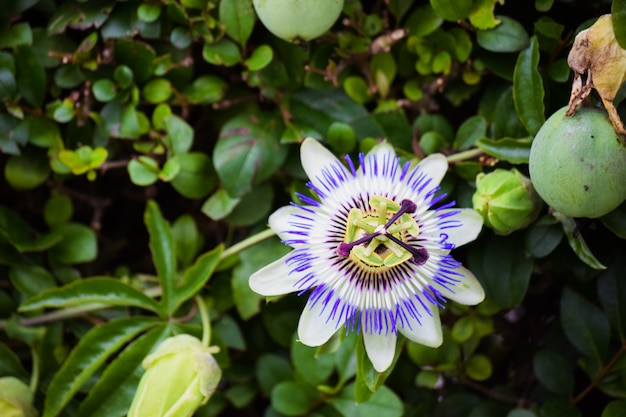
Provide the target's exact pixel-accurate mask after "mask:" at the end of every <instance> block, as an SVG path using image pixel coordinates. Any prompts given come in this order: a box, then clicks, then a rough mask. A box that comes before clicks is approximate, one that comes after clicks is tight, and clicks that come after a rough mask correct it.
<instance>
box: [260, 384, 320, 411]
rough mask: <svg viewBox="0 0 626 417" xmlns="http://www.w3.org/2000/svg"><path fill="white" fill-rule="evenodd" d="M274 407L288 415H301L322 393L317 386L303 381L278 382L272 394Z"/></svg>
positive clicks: (309, 408)
mask: <svg viewBox="0 0 626 417" xmlns="http://www.w3.org/2000/svg"><path fill="white" fill-rule="evenodd" d="M271 399H272V407H273V408H274V409H276V411H278V412H279V413H282V414H283V415H286V416H301V415H305V414H307V412H308V411H309V410H311V409H312V408H313V406H314V405H315V404H316V403H317V402H318V401H319V399H320V394H319V393H318V392H317V390H315V388H313V387H311V386H310V385H307V384H304V383H302V382H295V381H285V382H280V383H278V384H277V385H276V386H275V387H274V388H273V389H272V394H271Z"/></svg>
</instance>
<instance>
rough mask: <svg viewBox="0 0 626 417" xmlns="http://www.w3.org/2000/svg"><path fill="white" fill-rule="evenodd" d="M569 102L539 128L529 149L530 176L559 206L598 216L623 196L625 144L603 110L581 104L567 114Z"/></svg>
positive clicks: (561, 209) (550, 201)
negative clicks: (572, 112) (581, 105)
mask: <svg viewBox="0 0 626 417" xmlns="http://www.w3.org/2000/svg"><path fill="white" fill-rule="evenodd" d="M566 109H567V107H563V108H562V109H560V110H558V111H557V112H556V113H554V114H553V115H552V116H550V118H548V120H547V121H546V122H545V123H544V125H543V126H542V127H541V129H539V132H537V135H536V136H535V139H534V140H533V144H532V147H531V149H530V159H529V169H530V179H531V181H532V183H533V185H534V187H535V190H536V191H537V193H538V194H539V195H540V196H541V198H542V199H543V200H544V201H545V202H546V203H548V205H549V206H550V207H552V208H553V209H554V210H556V211H557V212H559V213H561V214H562V215H564V216H570V217H589V218H596V217H600V216H603V215H605V214H607V213H608V212H610V211H612V210H613V209H615V208H616V207H617V206H619V205H620V204H621V203H622V202H623V201H624V200H625V199H626V149H624V147H623V146H622V145H621V143H620V141H619V138H618V135H617V133H615V130H614V129H613V125H612V124H611V121H610V120H609V118H608V116H607V114H606V112H604V111H602V110H598V109H594V108H589V107H583V108H581V109H580V110H578V112H576V113H575V114H574V115H572V116H571V117H568V116H566V114H565V111H566Z"/></svg>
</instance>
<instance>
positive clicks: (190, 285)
mask: <svg viewBox="0 0 626 417" xmlns="http://www.w3.org/2000/svg"><path fill="white" fill-rule="evenodd" d="M223 249H224V247H223V246H222V245H219V246H217V247H215V249H213V250H211V251H208V252H206V253H204V254H202V255H200V256H199V257H198V259H197V260H196V262H195V263H194V264H193V265H192V266H190V267H189V268H188V269H187V270H186V271H185V274H184V275H183V280H182V282H181V283H180V285H178V286H176V287H175V288H174V293H173V296H172V298H173V300H172V303H173V304H174V307H173V310H172V311H176V309H178V307H180V306H181V305H182V304H183V303H184V302H185V301H187V300H188V299H190V298H191V297H193V296H194V295H196V294H198V293H199V292H200V290H201V289H202V287H204V285H205V284H206V283H207V282H208V281H209V279H210V278H211V276H212V275H213V271H215V267H216V266H217V264H218V263H219V261H220V257H221V255H222V251H223Z"/></svg>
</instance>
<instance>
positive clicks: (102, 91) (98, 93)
mask: <svg viewBox="0 0 626 417" xmlns="http://www.w3.org/2000/svg"><path fill="white" fill-rule="evenodd" d="M91 90H92V91H93V95H94V97H95V98H96V100H98V101H101V102H103V103H107V102H109V101H111V100H113V99H114V98H115V96H116V95H117V86H116V85H115V83H114V82H113V81H112V80H109V79H108V78H101V79H99V80H97V81H96V82H95V83H93V85H92V86H91Z"/></svg>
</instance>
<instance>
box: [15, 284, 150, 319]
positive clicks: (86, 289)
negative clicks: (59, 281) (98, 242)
mask: <svg viewBox="0 0 626 417" xmlns="http://www.w3.org/2000/svg"><path fill="white" fill-rule="evenodd" d="M87 304H104V305H109V306H132V307H139V308H143V309H146V310H150V311H153V312H155V313H158V312H159V311H160V307H159V303H157V302H156V301H154V300H153V299H152V298H150V297H148V296H147V295H145V294H143V293H142V292H141V291H139V290H137V289H135V288H133V287H131V286H130V285H128V284H125V283H123V282H121V281H119V280H117V279H114V278H105V277H102V278H99V277H96V278H87V279H83V280H79V281H74V282H71V283H69V284H67V285H65V286H63V287H58V288H50V289H47V290H45V291H43V292H41V293H39V294H37V295H34V296H32V297H30V298H29V299H27V300H26V301H24V302H23V303H22V304H21V305H20V308H19V311H22V312H28V311H34V310H38V309H40V308H65V307H76V306H81V305H87Z"/></svg>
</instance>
